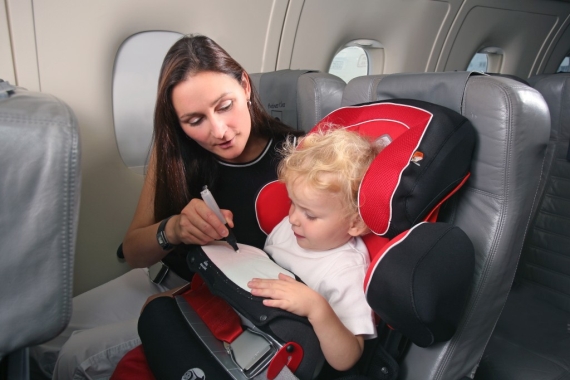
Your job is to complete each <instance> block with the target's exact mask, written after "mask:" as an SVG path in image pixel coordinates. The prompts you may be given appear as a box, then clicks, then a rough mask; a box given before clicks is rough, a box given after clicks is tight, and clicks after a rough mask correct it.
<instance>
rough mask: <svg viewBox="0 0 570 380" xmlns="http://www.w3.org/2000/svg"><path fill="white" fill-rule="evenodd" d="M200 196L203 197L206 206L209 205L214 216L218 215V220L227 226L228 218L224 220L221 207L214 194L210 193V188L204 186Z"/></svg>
mask: <svg viewBox="0 0 570 380" xmlns="http://www.w3.org/2000/svg"><path fill="white" fill-rule="evenodd" d="M200 194H201V195H202V199H203V200H204V202H205V203H206V205H208V207H209V208H210V210H212V211H213V212H214V214H216V216H217V217H218V219H220V221H221V222H222V223H223V224H226V223H227V222H226V218H224V216H223V215H222V212H221V211H220V207H219V206H218V204H217V203H216V200H215V199H214V197H213V196H212V193H211V192H210V190H208V186H204V190H202V191H201V192H200Z"/></svg>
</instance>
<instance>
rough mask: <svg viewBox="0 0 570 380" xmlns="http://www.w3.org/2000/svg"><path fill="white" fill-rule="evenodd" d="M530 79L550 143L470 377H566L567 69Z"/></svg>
mask: <svg viewBox="0 0 570 380" xmlns="http://www.w3.org/2000/svg"><path fill="white" fill-rule="evenodd" d="M530 83H531V84H532V85H533V86H534V88H536V89H537V90H538V91H539V92H540V93H541V94H542V95H543V96H544V99H545V100H546V102H547V104H548V107H549V109H550V115H551V120H552V125H551V132H550V142H549V145H548V150H547V154H546V158H545V160H544V167H543V172H542V175H541V177H540V197H539V198H538V200H539V202H538V207H537V208H536V210H535V212H534V213H533V219H532V223H531V226H530V230H529V233H528V235H527V238H526V241H525V243H524V247H523V252H522V256H521V260H520V263H519V267H518V269H517V274H516V278H515V283H514V285H513V288H512V290H511V293H510V294H509V298H508V300H507V303H506V305H505V309H504V310H503V313H502V314H501V318H500V319H499V322H498V323H497V327H496V329H495V332H494V333H493V336H492V337H491V340H490V342H489V345H488V347H487V349H486V350H485V355H484V356H483V359H482V361H481V366H480V368H479V370H478V372H477V376H476V379H478V380H479V379H482V380H490V379H501V380H505V379H506V380H509V379H517V380H521V379H522V380H524V379H528V380H531V379H532V380H569V379H570V156H569V153H570V152H569V148H570V147H569V137H570V74H552V75H540V76H536V77H533V78H530Z"/></svg>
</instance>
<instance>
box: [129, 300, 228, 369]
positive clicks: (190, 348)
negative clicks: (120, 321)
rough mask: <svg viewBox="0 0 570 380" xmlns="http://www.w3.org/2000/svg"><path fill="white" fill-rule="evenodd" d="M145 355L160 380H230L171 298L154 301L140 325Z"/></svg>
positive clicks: (142, 316) (145, 309)
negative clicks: (183, 379) (183, 378)
mask: <svg viewBox="0 0 570 380" xmlns="http://www.w3.org/2000/svg"><path fill="white" fill-rule="evenodd" d="M138 332H139V336H140V338H141V340H142V345H143V349H144V353H145V355H146V358H147V361H148V364H149V367H150V369H151V370H152V372H153V374H154V376H155V377H156V378H157V379H160V380H170V379H172V380H181V379H182V377H183V376H185V375H186V377H185V379H188V380H194V379H204V378H206V379H220V380H224V379H231V377H230V376H229V374H228V373H227V372H226V371H225V369H224V368H223V367H222V366H221V365H220V364H219V363H218V361H217V360H216V358H215V357H214V356H213V355H212V354H211V353H210V352H209V351H208V350H207V349H206V348H205V347H204V345H203V344H202V342H201V341H200V340H199V338H198V337H197V336H196V335H195V334H194V332H193V330H192V329H191V328H190V326H189V325H188V322H187V321H186V319H185V318H184V316H183V315H182V313H181V312H180V309H179V308H178V305H177V304H176V301H175V300H174V299H173V298H170V297H159V298H156V299H154V300H152V301H151V302H150V303H149V304H148V305H147V306H146V307H145V308H144V310H143V312H142V314H141V316H140V318H139V323H138Z"/></svg>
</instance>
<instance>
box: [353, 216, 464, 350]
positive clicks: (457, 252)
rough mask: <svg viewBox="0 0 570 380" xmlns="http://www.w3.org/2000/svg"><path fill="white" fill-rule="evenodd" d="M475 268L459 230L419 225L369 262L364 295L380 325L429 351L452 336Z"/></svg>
mask: <svg viewBox="0 0 570 380" xmlns="http://www.w3.org/2000/svg"><path fill="white" fill-rule="evenodd" d="M474 267H475V253H474V248H473V244H472V243H471V240H470V239H469V238H468V237H467V235H466V234H465V233H464V232H463V231H462V230H461V229H460V228H459V227H455V226H452V225H450V224H447V223H420V224H418V225H416V226H415V227H414V228H412V229H411V230H409V231H405V232H403V233H402V234H400V235H398V236H397V237H395V238H394V239H392V240H391V241H390V243H388V244H387V245H386V246H384V252H383V253H382V254H380V255H378V256H377V257H376V259H375V260H373V261H372V262H371V264H370V267H369V269H368V272H367V275H366V278H365V280H364V292H365V293H366V299H367V301H368V303H369V304H370V306H371V307H372V309H373V310H374V311H375V312H376V313H377V314H378V316H380V318H382V320H383V321H384V322H386V323H387V324H388V325H390V326H391V327H392V328H394V329H395V330H398V331H400V332H401V333H402V334H403V335H405V336H407V337H408V338H409V339H410V340H411V341H412V342H414V343H415V344H416V345H418V346H420V347H427V346H430V345H432V344H434V343H436V342H443V341H446V340H449V339H450V338H451V337H452V336H453V334H454V333H455V330H456V329H457V326H458V325H459V321H460V319H461V315H462V312H463V309H464V307H465V304H466V301H467V296H468V292H469V289H470V286H471V281H472V278H473V271H474Z"/></svg>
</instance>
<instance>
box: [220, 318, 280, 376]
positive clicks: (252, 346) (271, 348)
mask: <svg viewBox="0 0 570 380" xmlns="http://www.w3.org/2000/svg"><path fill="white" fill-rule="evenodd" d="M224 347H225V348H226V351H227V352H228V354H229V355H230V357H231V358H232V361H233V362H234V363H235V364H236V365H237V367H238V369H239V370H240V371H241V372H242V373H243V375H244V376H245V377H246V378H248V379H251V378H253V377H255V376H257V375H258V374H260V373H261V372H262V371H263V370H264V369H265V368H266V367H267V366H268V365H269V363H270V362H271V360H273V358H274V357H275V355H276V354H277V353H278V352H279V350H280V349H281V347H282V345H281V344H280V343H279V342H277V341H276V340H275V339H273V338H272V337H271V336H269V335H267V334H265V333H263V332H261V331H259V330H257V329H256V330H253V329H252V328H249V327H248V328H246V329H245V330H244V331H243V332H242V333H241V334H240V335H239V336H238V337H237V338H236V339H235V340H234V341H233V342H231V343H226V342H224Z"/></svg>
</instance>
